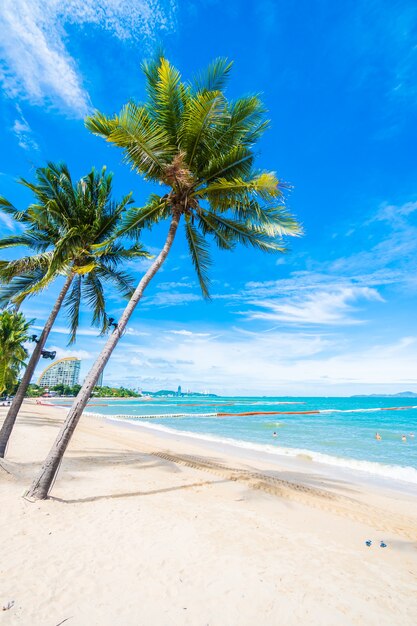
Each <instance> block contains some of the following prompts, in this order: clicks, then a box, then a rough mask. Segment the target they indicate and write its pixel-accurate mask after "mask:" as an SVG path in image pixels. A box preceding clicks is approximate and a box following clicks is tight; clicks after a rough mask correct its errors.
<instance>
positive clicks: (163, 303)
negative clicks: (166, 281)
mask: <svg viewBox="0 0 417 626" xmlns="http://www.w3.org/2000/svg"><path fill="white" fill-rule="evenodd" d="M201 299H202V296H199V295H197V294H194V293H176V292H173V293H168V292H165V291H162V292H161V293H156V294H155V295H154V296H149V297H145V298H143V304H144V305H146V306H158V307H169V306H180V305H182V304H188V303H189V302H195V301H197V300H201Z"/></svg>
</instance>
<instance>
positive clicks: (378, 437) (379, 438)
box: [375, 433, 382, 441]
mask: <svg viewBox="0 0 417 626" xmlns="http://www.w3.org/2000/svg"><path fill="white" fill-rule="evenodd" d="M375 439H376V440H377V441H381V439H382V437H381V435H380V434H379V433H375Z"/></svg>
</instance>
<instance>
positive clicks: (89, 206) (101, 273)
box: [0, 163, 148, 458]
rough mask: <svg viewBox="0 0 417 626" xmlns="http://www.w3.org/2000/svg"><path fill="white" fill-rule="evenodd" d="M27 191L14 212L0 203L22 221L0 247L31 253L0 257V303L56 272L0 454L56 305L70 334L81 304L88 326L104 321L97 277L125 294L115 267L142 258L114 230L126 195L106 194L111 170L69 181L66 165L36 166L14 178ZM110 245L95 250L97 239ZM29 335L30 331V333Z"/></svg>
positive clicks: (0, 438) (31, 291)
mask: <svg viewBox="0 0 417 626" xmlns="http://www.w3.org/2000/svg"><path fill="white" fill-rule="evenodd" d="M21 183H22V184H23V185H24V186H25V187H27V188H29V189H30V190H31V191H32V192H33V194H34V195H35V203H34V204H32V205H30V206H29V207H28V208H27V209H26V210H23V211H18V210H17V209H16V208H15V207H14V206H12V205H11V204H10V202H8V201H7V200H6V199H5V198H0V208H2V209H3V211H5V212H6V213H8V214H9V215H11V216H12V217H13V218H14V219H15V220H16V221H17V222H19V223H20V224H22V225H23V226H24V228H25V230H24V231H23V232H22V233H21V234H20V235H11V236H9V237H4V238H3V239H1V240H0V248H6V247H11V246H26V247H27V248H29V249H30V250H31V251H32V254H31V255H28V256H25V257H23V258H20V259H18V260H15V261H1V262H0V281H1V282H2V287H1V288H0V305H3V306H4V305H7V304H14V305H20V304H21V303H22V302H23V300H24V299H25V298H26V297H28V296H32V295H36V294H38V293H39V292H40V291H42V290H43V289H45V288H46V287H48V286H49V285H50V284H51V283H52V282H53V281H55V279H57V278H61V279H62V277H63V278H64V284H63V286H62V287H61V289H60V291H59V294H58V297H57V299H56V301H55V304H54V305H53V307H52V310H51V312H50V314H49V317H48V319H47V321H46V324H45V326H44V328H43V330H42V332H41V334H40V336H39V339H36V341H37V343H36V345H35V349H34V350H33V352H32V355H31V357H30V360H29V363H28V366H27V368H26V370H25V372H24V374H23V377H22V381H21V383H20V385H19V388H18V390H17V392H16V395H15V397H14V399H13V402H12V405H11V407H10V409H9V411H8V413H7V416H6V419H5V421H4V423H3V426H2V429H1V431H0V458H3V457H4V454H5V451H6V447H7V444H8V441H9V438H10V435H11V432H12V430H13V426H14V423H15V421H16V417H17V415H18V412H19V410H20V407H21V405H22V402H23V399H24V397H25V394H26V391H27V388H28V385H29V383H30V381H31V379H32V376H33V373H34V371H35V368H36V365H37V363H38V361H39V359H40V357H41V354H42V351H43V349H44V346H45V342H46V340H47V338H48V335H49V333H50V331H51V328H52V326H53V324H54V322H55V320H56V318H57V315H58V313H59V311H60V309H61V306H62V305H63V304H64V306H66V308H67V312H68V316H69V322H70V340H69V343H73V342H74V341H75V339H76V332H77V327H78V323H79V316H80V307H81V303H82V302H83V301H84V302H86V304H87V306H88V307H89V308H91V309H92V312H93V316H92V321H93V324H95V325H97V326H100V327H101V331H102V332H104V331H105V330H106V329H107V327H108V318H107V314H106V302H105V297H104V291H103V282H106V283H111V284H113V285H114V286H115V287H116V288H117V289H118V291H119V292H120V293H121V294H122V295H123V296H124V297H127V298H129V297H130V296H131V295H132V293H133V283H132V279H131V277H130V276H129V275H127V274H126V273H125V272H123V271H120V270H119V269H118V266H119V265H120V264H121V262H122V261H125V260H126V259H131V258H136V257H138V256H142V257H143V256H148V255H147V254H146V253H145V252H144V251H143V249H142V247H141V246H140V245H139V244H134V245H133V246H131V247H129V248H126V247H124V246H123V245H122V243H121V242H120V238H119V237H118V236H117V235H116V232H117V229H118V228H120V223H121V219H122V215H123V213H124V211H125V210H126V206H127V205H128V204H129V202H130V201H131V197H130V194H129V195H127V196H126V197H124V198H123V199H122V200H121V201H120V202H118V203H117V202H114V201H113V200H112V199H111V193H112V175H111V174H108V173H106V170H105V168H103V170H102V171H101V172H96V171H95V170H94V169H93V170H92V171H91V172H90V173H89V174H88V175H87V176H85V177H84V178H82V179H81V180H80V181H78V182H77V183H73V181H72V179H71V175H70V173H69V171H68V168H67V167H66V166H65V165H63V164H59V165H54V164H52V163H49V164H48V166H47V167H44V168H39V169H37V170H36V182H35V183H30V182H27V181H26V180H21ZM109 239H111V244H108V245H107V246H106V248H105V250H104V249H103V248H100V246H101V244H102V243H103V242H104V241H107V240H109ZM34 338H36V336H34Z"/></svg>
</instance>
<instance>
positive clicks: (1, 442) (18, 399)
mask: <svg viewBox="0 0 417 626" xmlns="http://www.w3.org/2000/svg"><path fill="white" fill-rule="evenodd" d="M72 279H73V276H72V275H71V274H70V275H69V276H68V278H67V280H66V281H65V284H64V286H63V287H62V289H61V291H60V293H59V296H58V298H57V300H56V302H55V304H54V307H53V309H52V311H51V313H50V315H49V317H48V319H47V322H46V324H45V326H44V328H43V331H42V332H41V336H40V337H39V340H38V343H37V344H36V345H35V349H34V351H33V352H32V355H31V357H30V359H29V363H28V365H27V367H26V370H25V373H24V374H23V377H22V380H21V382H20V385H19V387H18V389H17V391H16V394H15V397H14V398H13V401H12V404H11V406H10V409H9V410H8V412H7V415H6V419H5V420H4V423H3V426H2V428H1V430H0V458H1V459H3V458H4V455H5V454H6V448H7V444H8V442H9V438H10V435H11V434H12V430H13V427H14V425H15V422H16V418H17V415H18V413H19V411H20V407H21V406H22V402H23V400H24V398H25V395H26V391H27V388H28V387H29V383H30V381H31V380H32V376H33V373H34V371H35V368H36V366H37V364H38V361H39V359H40V356H41V352H42V350H43V348H44V346H45V343H46V340H47V339H48V335H49V333H50V331H51V328H52V326H53V325H54V323H55V320H56V317H57V315H58V313H59V310H60V308H61V306H62V303H63V301H64V298H65V296H66V295H67V292H68V289H69V288H70V285H71V282H72Z"/></svg>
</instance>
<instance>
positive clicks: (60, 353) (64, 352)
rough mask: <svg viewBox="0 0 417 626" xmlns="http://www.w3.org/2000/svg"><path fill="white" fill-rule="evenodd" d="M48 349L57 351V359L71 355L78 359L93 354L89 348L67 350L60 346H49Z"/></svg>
mask: <svg viewBox="0 0 417 626" xmlns="http://www.w3.org/2000/svg"><path fill="white" fill-rule="evenodd" d="M48 350H50V351H56V358H57V359H64V358H66V357H69V356H73V357H75V358H76V359H90V358H91V357H92V356H93V355H92V353H91V352H88V351H87V350H67V349H65V348H60V347H59V346H48Z"/></svg>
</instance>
